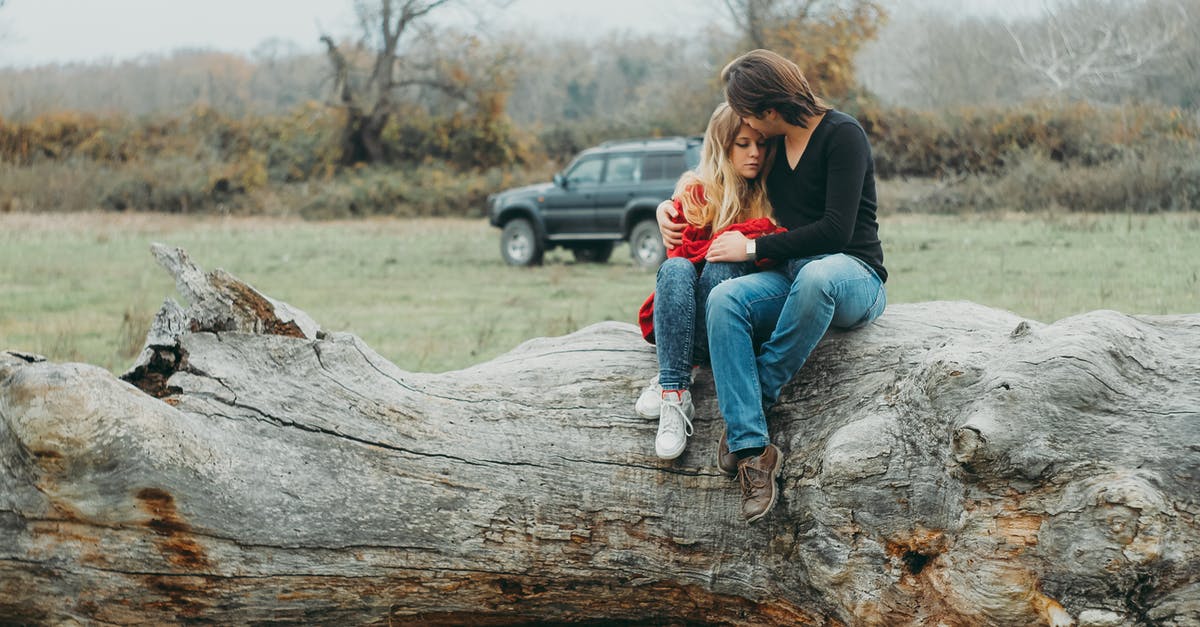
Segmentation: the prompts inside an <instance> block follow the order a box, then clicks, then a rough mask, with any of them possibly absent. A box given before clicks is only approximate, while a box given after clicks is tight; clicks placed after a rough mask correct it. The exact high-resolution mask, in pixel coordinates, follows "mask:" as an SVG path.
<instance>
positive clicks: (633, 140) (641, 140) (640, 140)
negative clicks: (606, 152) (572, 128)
mask: <svg viewBox="0 0 1200 627" xmlns="http://www.w3.org/2000/svg"><path fill="white" fill-rule="evenodd" d="M681 139H683V140H687V139H690V138H687V137H683V136H680V135H667V136H666V137H628V138H624V139H609V140H605V141H602V142H600V144H599V145H597V148H610V147H612V146H616V145H618V144H643V145H644V144H649V143H651V142H669V141H679V140H681Z"/></svg>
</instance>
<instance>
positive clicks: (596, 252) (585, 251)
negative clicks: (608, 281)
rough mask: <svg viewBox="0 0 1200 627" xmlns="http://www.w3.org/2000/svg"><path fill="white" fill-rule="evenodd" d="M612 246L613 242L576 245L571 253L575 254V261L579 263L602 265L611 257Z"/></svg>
mask: <svg viewBox="0 0 1200 627" xmlns="http://www.w3.org/2000/svg"><path fill="white" fill-rule="evenodd" d="M613 246H614V243H613V242H595V243H590V244H576V245H575V246H573V247H572V248H571V252H573V253H575V261H577V262H579V263H604V262H606V261H608V258H609V257H612V251H613Z"/></svg>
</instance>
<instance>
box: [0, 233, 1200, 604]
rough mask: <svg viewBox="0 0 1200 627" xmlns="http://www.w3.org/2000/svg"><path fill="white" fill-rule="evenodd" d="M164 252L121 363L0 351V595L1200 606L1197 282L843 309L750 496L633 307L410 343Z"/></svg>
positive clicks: (792, 388)
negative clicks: (388, 354) (689, 412)
mask: <svg viewBox="0 0 1200 627" xmlns="http://www.w3.org/2000/svg"><path fill="white" fill-rule="evenodd" d="M155 255H156V257H158V258H159V260H160V262H162V263H163V265H164V266H166V267H167V268H168V269H169V270H170V271H171V272H172V273H173V274H174V275H175V276H176V278H177V284H178V285H179V289H180V291H181V293H182V294H184V295H185V296H186V297H187V298H188V300H189V301H190V304H189V306H188V307H187V308H186V309H185V308H184V307H182V306H180V305H177V304H175V303H174V302H173V301H170V300H168V301H167V303H165V304H164V307H163V311H162V312H160V314H159V317H158V318H157V319H156V323H155V328H154V329H152V331H151V332H150V334H149V337H148V338H147V346H146V348H145V350H144V351H143V355H142V357H141V358H140V359H139V360H138V363H137V365H136V366H135V367H134V368H133V369H132V370H131V371H130V372H129V373H127V374H126V375H125V379H126V381H122V380H119V379H117V378H115V377H113V376H112V375H111V374H109V373H108V372H106V371H104V370H102V369H100V368H96V367H92V366H87V365H82V364H53V363H48V362H46V361H44V360H41V359H40V358H38V357H36V356H33V355H29V354H25V353H19V352H16V351H10V352H7V353H3V354H0V622H18V623H20V622H25V623H34V624H59V623H63V622H68V623H70V622H72V621H74V622H79V623H83V624H107V623H111V624H130V623H147V622H149V623H163V622H180V621H187V622H209V623H220V624H245V623H254V622H284V623H296V622H305V623H318V624H515V623H526V622H535V621H553V622H575V621H578V622H589V621H599V620H608V621H618V622H619V621H624V622H628V623H636V624H641V623H645V622H658V623H668V624H683V623H695V624H766V625H792V624H814V625H839V624H852V625H860V624H861V625H905V624H908V625H934V624H943V625H976V624H985V623H986V624H1011V625H1027V624H1057V625H1065V624H1070V623H1072V622H1073V623H1075V624H1078V625H1106V624H1145V625H1150V624H1154V625H1163V624H1167V625H1169V624H1177V625H1189V624H1195V621H1196V617H1197V616H1198V615H1200V566H1198V565H1197V564H1198V563H1200V562H1198V560H1197V558H1198V557H1200V555H1198V553H1200V549H1198V546H1200V533H1198V530H1197V523H1196V518H1195V517H1196V516H1197V514H1198V513H1200V504H1198V503H1197V500H1196V495H1197V493H1198V490H1197V488H1198V487H1200V385H1198V383H1200V355H1198V354H1197V348H1198V347H1200V315H1193V316H1173V317H1133V316H1126V315H1122V314H1118V313H1115V312H1093V313H1090V314H1086V315H1082V316H1076V317H1073V318H1069V319H1066V320H1063V321H1060V322H1058V323H1055V324H1053V325H1042V324H1039V323H1034V322H1029V321H1023V320H1021V319H1020V318H1018V317H1016V316H1014V315H1012V314H1009V313H1007V312H1002V311H997V310H994V309H990V308H986V307H982V306H979V305H973V304H970V303H944V302H943V303H923V304H914V305H898V306H893V307H891V308H889V310H888V312H887V313H886V314H885V315H884V316H883V317H882V318H881V319H880V320H879V321H878V322H876V323H875V324H874V325H872V326H870V327H868V328H866V329H863V330H860V331H855V332H852V333H844V334H843V333H832V334H831V335H830V336H829V337H827V338H826V339H825V340H824V341H823V342H822V344H821V345H820V346H819V347H818V349H817V351H816V353H814V355H813V358H812V359H811V360H810V362H809V363H808V364H807V365H806V366H805V368H804V370H803V371H802V372H801V373H800V375H799V376H798V377H797V378H796V380H794V381H793V382H792V383H791V384H790V385H789V386H788V387H787V389H786V390H785V393H784V395H783V397H782V400H781V402H780V403H779V405H778V406H777V407H775V408H774V409H773V410H772V412H771V413H770V416H769V420H770V425H771V429H772V437H773V439H774V441H775V442H776V443H777V444H778V445H779V446H780V448H781V449H782V451H783V453H784V456H785V464H784V469H783V473H782V475H783V476H782V479H781V489H782V490H781V498H780V502H779V505H778V506H777V508H776V510H775V511H774V512H772V513H771V514H770V515H769V516H768V517H767V518H766V519H764V520H763V521H762V522H761V523H758V524H756V525H754V526H750V527H748V526H746V525H745V524H744V523H742V522H740V521H739V520H738V518H737V515H736V512H737V504H738V498H739V494H738V490H737V487H736V483H735V482H733V481H731V480H729V479H727V478H725V477H724V476H723V475H722V474H721V473H720V472H719V471H718V470H717V468H716V466H715V455H716V438H717V437H718V436H719V434H720V432H721V421H720V418H719V416H718V415H717V410H716V405H715V400H714V396H713V388H712V381H711V377H710V376H709V375H708V373H707V372H702V373H701V375H700V377H699V379H698V380H697V384H696V386H695V388H694V396H695V398H696V401H697V416H698V419H697V421H696V435H695V437H694V438H693V439H692V440H691V442H690V443H689V446H688V449H687V451H686V452H685V454H684V455H683V457H681V458H680V459H678V460H676V461H674V462H663V461H660V460H658V459H657V458H656V457H655V456H654V452H653V438H654V433H655V430H656V424H655V423H654V421H647V420H644V419H641V418H639V417H638V416H637V415H636V414H635V413H634V411H633V400H634V399H635V398H636V396H637V394H638V392H639V391H640V389H641V386H642V385H643V384H644V383H645V381H646V380H647V379H649V378H650V377H651V376H652V375H653V374H654V372H655V370H656V366H655V360H654V353H653V350H652V348H651V347H649V346H648V345H646V344H645V343H644V342H642V340H641V338H640V336H639V335H638V332H637V330H636V328H635V327H634V326H632V325H628V324H619V323H603V324H598V325H593V326H590V327H588V328H586V329H583V330H581V331H579V332H577V333H574V334H572V335H569V336H565V337H561V338H542V339H536V340H531V341H529V342H526V343H525V344H522V345H521V346H519V347H518V348H516V349H515V350H513V351H512V352H510V353H508V354H506V355H503V356H501V357H499V358H497V359H495V360H492V361H490V362H487V363H484V364H480V365H478V366H475V367H472V368H468V369H466V370H462V371H458V372H450V373H443V374H422V373H410V372H405V371H402V370H400V369H399V368H397V367H396V366H394V365H393V364H391V363H389V362H388V361H387V360H385V359H383V358H382V357H380V356H379V355H378V354H376V353H375V352H374V351H372V350H371V349H370V347H368V346H366V345H365V344H363V342H362V341H361V340H359V339H358V338H357V337H354V336H352V335H349V334H338V333H332V334H327V333H325V332H323V331H321V330H320V329H319V326H318V325H317V324H316V323H315V322H313V321H311V319H309V318H308V317H307V316H306V315H304V314H303V312H299V311H297V310H295V309H293V308H291V307H288V306H287V305H286V304H285V303H279V302H278V301H274V300H272V299H270V298H269V297H266V296H264V295H262V294H261V293H259V292H257V291H255V290H253V288H251V287H249V286H248V285H245V284H244V283H242V282H240V281H238V280H237V279H236V278H234V277H232V276H231V275H228V274H226V273H224V272H221V271H217V272H213V273H204V272H203V271H201V270H200V269H199V268H196V267H195V266H194V265H193V264H191V262H190V261H188V260H187V256H186V254H184V253H183V251H179V250H177V249H166V248H161V247H158V248H156V250H155ZM131 383H132V384H133V385H131ZM135 386H136V387H135Z"/></svg>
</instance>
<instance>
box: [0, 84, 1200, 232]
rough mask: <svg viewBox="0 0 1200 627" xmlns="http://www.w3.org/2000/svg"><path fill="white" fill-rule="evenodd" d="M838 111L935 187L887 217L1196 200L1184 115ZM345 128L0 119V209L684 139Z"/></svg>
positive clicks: (444, 168) (552, 157) (399, 121)
mask: <svg viewBox="0 0 1200 627" xmlns="http://www.w3.org/2000/svg"><path fill="white" fill-rule="evenodd" d="M839 106H840V107H841V108H843V109H845V110H848V111H850V112H851V113H853V114H855V115H856V116H857V117H858V118H859V119H860V120H861V121H862V122H863V125H864V127H865V128H866V129H867V132H868V133H869V134H870V136H871V141H872V147H873V149H874V151H875V163H876V170H877V173H878V175H879V176H880V177H881V178H883V179H903V178H923V179H932V180H935V181H937V184H936V185H934V186H932V187H931V188H930V189H927V190H924V191H922V192H920V193H916V194H910V195H906V196H904V197H902V198H898V199H896V206H897V207H898V208H900V209H902V210H920V211H961V210H991V209H996V208H1005V209H1018V210H1020V209H1043V208H1047V207H1056V208H1062V209H1067V210H1091V211H1124V210H1132V211H1171V210H1179V209H1195V208H1197V205H1198V202H1200V200H1198V199H1200V165H1197V164H1198V163H1200V160H1197V159H1196V157H1195V155H1196V154H1200V121H1198V120H1197V118H1196V116H1195V114H1194V113H1188V112H1183V111H1180V110H1177V109H1167V108H1161V107H1151V106H1123V107H1116V106H1093V105H1088V104H1084V103H1033V104H1028V105H1025V106H1021V107H1017V108H1003V109H1001V108H995V109H960V110H953V111H941V112H925V111H912V110H905V109H888V108H883V107H880V106H878V105H877V104H874V103H873V102H872V101H870V100H869V99H866V98H859V99H855V100H852V101H849V102H848V103H842V104H840V105H839ZM646 120H650V118H646ZM345 123H346V118H345V115H344V113H343V112H342V110H341V109H339V108H337V107H331V106H327V105H324V104H319V103H308V104H304V105H301V106H298V107H296V108H294V109H292V110H291V111H289V112H287V113H286V114H279V115H271V116H242V117H231V116H228V115H225V114H222V113H220V112H218V111H216V110H213V109H211V108H203V107H198V108H195V109H193V110H191V111H190V112H188V113H187V114H186V115H182V116H178V117H173V118H171V117H161V116H159V117H131V116H97V115H88V114H80V113H72V112H60V113H51V114H46V115H43V116H41V117H38V118H35V119H33V120H30V121H28V122H23V123H20V124H9V123H6V122H5V121H4V120H0V208H7V209H9V210H14V209H21V210H34V211H72V210H83V209H93V208H97V207H101V208H106V209H110V210H115V211H163V212H172V213H189V212H214V211H219V212H226V213H229V212H233V213H269V214H279V213H299V214H301V215H304V216H307V217H310V218H334V217H339V218H340V217H352V216H369V215H400V216H443V215H456V216H479V215H482V212H483V209H484V206H485V202H486V198H487V195H488V194H490V193H493V192H496V191H498V190H501V189H504V188H507V187H511V186H513V185H518V184H524V183H531V182H536V181H542V180H549V178H550V176H551V174H552V173H553V171H554V170H555V169H556V168H558V167H561V166H562V165H563V164H564V163H565V162H566V161H567V160H568V159H569V158H570V157H571V156H573V155H574V154H576V153H577V152H578V151H580V150H582V149H584V148H587V147H589V146H593V145H595V144H597V143H599V142H601V141H604V140H607V139H614V138H618V137H637V136H656V135H666V134H693V133H687V132H686V129H681V128H678V125H674V126H673V125H672V124H670V123H662V124H659V123H654V122H648V121H643V122H641V123H635V122H631V121H630V120H611V119H608V120H606V119H602V118H589V119H587V120H581V121H579V123H577V124H555V125H553V126H549V127H540V126H535V127H531V128H518V127H516V126H515V125H513V124H512V122H511V121H510V120H509V119H508V118H507V117H506V116H504V115H500V114H498V113H497V111H491V110H488V109H486V107H485V108H483V109H480V110H479V111H474V112H473V111H471V110H470V109H465V110H457V111H456V112H454V113H450V114H444V115H434V114H432V113H430V112H429V111H428V110H423V109H419V108H412V109H410V110H401V111H399V112H398V113H397V115H395V116H393V117H392V119H391V121H390V122H389V123H388V125H387V126H386V127H385V129H384V132H383V141H384V147H385V155H386V162H385V163H381V164H376V165H372V166H363V165H359V166H350V167H347V166H344V165H341V164H340V158H341V151H340V142H341V139H342V138H343V133H344V128H345ZM699 130H700V129H696V130H695V131H694V133H698V132H699Z"/></svg>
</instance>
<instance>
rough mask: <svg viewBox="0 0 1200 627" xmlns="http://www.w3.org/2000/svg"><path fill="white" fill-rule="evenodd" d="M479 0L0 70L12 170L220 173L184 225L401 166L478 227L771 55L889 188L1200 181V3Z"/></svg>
mask: <svg viewBox="0 0 1200 627" xmlns="http://www.w3.org/2000/svg"><path fill="white" fill-rule="evenodd" d="M480 1H482V0H356V1H355V3H354V7H355V11H356V16H357V18H358V23H359V24H360V28H361V30H360V32H358V33H354V34H343V35H342V36H337V35H336V34H327V35H326V36H325V37H323V38H322V45H323V50H322V51H321V52H302V51H300V50H298V49H296V48H295V47H293V46H289V45H286V44H282V43H279V42H269V43H265V44H263V45H262V46H260V47H259V48H258V49H257V50H255V51H254V52H253V53H252V54H250V55H248V56H242V55H235V54H228V53H220V52H213V51H204V50H184V51H177V52H174V53H172V54H169V55H166V56H161V57H152V58H144V59H140V60H136V61H127V62H122V63H119V64H99V65H96V64H75V65H65V66H54V67H43V68H35V69H20V70H18V69H6V70H0V162H7V163H9V164H14V165H18V166H21V167H32V166H33V164H34V163H35V162H38V161H46V160H57V161H60V162H61V161H71V160H74V162H79V161H80V160H85V161H89V162H101V163H104V164H106V165H105V167H117V164H126V165H136V164H139V163H140V164H142V166H143V167H142V171H141V173H140V174H139V175H138V176H135V177H132V178H131V179H130V180H129V181H128V183H127V184H126V185H124V186H123V187H121V189H117V190H114V189H109V190H107V191H106V192H105V193H104V194H103V197H104V198H107V199H109V200H107V201H105V203H106V204H107V205H110V206H114V207H125V206H132V207H141V206H144V205H146V204H149V205H152V206H153V205H162V204H164V202H163V201H162V200H161V199H160V200H154V198H155V194H153V193H151V192H148V191H147V190H150V189H155V188H159V187H161V186H162V185H163V183H161V182H159V181H157V180H156V177H160V176H162V174H163V172H162V171H161V167H162V166H161V164H157V163H156V164H154V165H146V163H145V162H147V161H150V160H153V159H157V160H159V161H162V160H163V159H166V160H167V161H170V160H172V159H178V160H179V162H180V163H186V164H188V165H186V166H183V167H185V168H186V169H189V170H191V169H194V168H196V167H197V166H195V165H194V164H196V163H205V162H210V163H209V165H208V166H207V167H205V168H203V169H201V170H196V171H195V172H194V173H193V175H192V176H190V177H182V178H183V179H190V180H192V183H191V184H190V185H189V186H188V188H187V189H186V190H179V191H178V193H172V194H166V195H165V196H166V197H167V198H172V199H174V200H170V201H168V202H166V203H165V204H166V205H167V206H169V207H175V208H176V209H175V210H186V209H179V208H180V207H183V208H195V207H203V206H205V205H213V204H221V202H219V201H217V200H215V199H216V198H218V197H220V198H224V199H225V201H230V200H231V198H233V199H236V194H237V193H241V192H248V191H253V190H254V189H255V188H261V187H267V186H272V185H283V184H292V183H303V182H305V181H308V180H311V179H313V177H318V178H324V179H330V178H340V180H342V181H343V182H344V181H346V180H355V179H356V178H358V179H362V178H363V177H365V180H360V181H359V182H358V183H354V184H352V185H351V188H350V189H351V190H352V191H350V192H347V193H346V194H343V196H344V197H342V198H338V199H333V200H331V201H330V202H333V204H335V205H338V206H343V207H344V206H346V205H347V204H349V206H359V207H375V209H372V211H383V210H384V209H383V208H384V207H388V206H391V205H393V204H395V203H397V202H410V203H411V202H413V199H412V198H397V196H402V195H403V194H401V193H400V191H399V190H396V192H395V193H392V194H388V193H383V194H378V193H375V192H370V193H368V192H366V191H362V190H361V189H359V188H360V187H361V188H363V189H366V188H370V187H372V186H374V187H375V188H378V187H379V186H380V185H382V183H381V181H383V180H385V179H386V178H387V177H386V176H385V175H374V174H372V173H371V172H370V171H369V169H368V171H363V170H362V169H361V167H360V166H362V165H364V164H366V165H371V164H378V165H382V166H387V167H391V168H397V167H400V168H405V169H407V171H408V172H409V173H410V175H411V178H410V179H409V180H407V183H411V184H414V185H416V186H418V187H421V186H426V187H427V186H428V183H427V182H426V181H427V180H428V179H430V178H437V177H430V176H428V173H429V172H432V171H435V170H437V169H439V168H440V169H442V170H448V171H452V172H458V173H460V174H463V173H474V175H479V176H481V177H482V178H480V179H478V180H477V182H476V184H475V185H474V186H471V185H468V186H467V187H472V188H473V189H475V191H474V192H472V193H471V194H468V195H466V196H463V195H461V194H459V196H458V197H457V198H458V199H457V200H451V201H448V202H447V203H446V204H445V205H444V206H442V205H439V207H440V208H431V209H429V212H431V213H439V212H450V213H453V212H455V211H464V210H475V209H468V208H469V207H475V208H477V207H479V206H481V204H482V203H481V198H480V196H482V195H486V189H487V187H488V186H489V185H493V184H507V183H510V182H522V181H524V180H530V179H534V178H540V177H544V176H546V175H547V174H548V171H547V169H548V168H549V167H553V164H561V163H563V162H564V161H565V160H566V159H568V158H569V157H570V156H571V155H572V154H574V153H575V152H577V151H578V150H580V149H583V148H585V147H587V146H589V145H592V144H594V143H596V142H598V141H601V140H604V139H611V138H614V137H627V136H644V135H672V134H699V133H700V132H701V130H702V129H703V125H704V123H705V120H707V117H708V114H709V112H710V111H711V110H712V107H713V106H715V104H716V103H717V102H718V101H719V100H720V98H721V93H720V86H719V85H718V84H717V82H716V77H717V74H718V72H719V70H720V67H721V66H722V65H723V64H724V63H725V62H726V61H727V60H728V59H730V58H732V57H733V56H735V55H736V54H738V53H739V52H741V51H744V50H746V49H748V48H752V47H767V48H771V49H774V50H777V51H779V52H781V53H782V54H784V55H785V56H788V57H789V58H792V59H795V60H796V61H797V62H798V63H799V64H800V65H801V67H803V68H804V69H805V70H806V73H807V74H808V75H809V77H810V78H811V80H812V82H813V83H814V85H816V86H817V88H818V90H819V91H820V92H821V93H822V94H823V95H824V96H825V97H826V98H827V99H829V100H830V101H831V102H832V103H833V104H834V105H835V106H837V107H838V108H841V109H843V110H846V111H848V112H850V113H852V114H854V115H857V116H859V117H860V119H861V120H862V121H863V122H864V125H865V126H866V127H867V129H868V132H869V133H871V134H872V136H873V137H872V139H873V143H874V145H875V148H876V160H877V164H878V166H879V171H880V174H881V175H883V176H921V177H940V178H943V179H953V178H955V177H963V176H980V175H983V176H993V177H999V176H1004V175H1005V173H1006V172H1009V171H1012V170H1014V168H1015V166H1016V165H1017V164H1018V163H1019V162H1023V161H1028V158H1029V157H1033V158H1036V159H1045V160H1048V161H1049V162H1051V163H1052V164H1056V165H1057V167H1062V168H1073V167H1092V168H1094V167H1098V166H1105V165H1106V164H1107V165H1108V166H1111V165H1112V164H1114V163H1125V162H1128V161H1129V160H1132V159H1141V158H1144V157H1146V156H1148V155H1158V157H1156V158H1166V159H1168V163H1166V165H1165V167H1166V169H1167V170H1168V171H1173V170H1172V168H1174V169H1175V170H1177V171H1178V176H1175V177H1174V178H1176V179H1178V178H1181V177H1182V180H1184V181H1190V180H1191V179H1190V178H1189V177H1190V176H1192V172H1193V169H1191V168H1189V167H1187V165H1186V163H1185V164H1177V163H1176V162H1175V160H1176V159H1177V158H1178V159H1186V155H1187V154H1188V152H1189V150H1192V149H1193V148H1194V147H1193V146H1192V145H1191V144H1189V143H1188V142H1194V141H1195V140H1196V136H1197V131H1196V127H1197V124H1198V119H1197V115H1198V114H1197V108H1198V106H1200V104H1198V103H1200V72H1197V71H1196V70H1197V63H1200V45H1198V44H1197V40H1196V39H1195V38H1194V37H1191V36H1190V35H1189V33H1190V32H1191V27H1192V26H1193V25H1194V24H1195V23H1196V20H1197V19H1198V18H1200V0H1138V1H1136V2H1123V1H1118V0H1100V1H1096V2H1093V1H1085V0H1060V1H1059V2H1056V3H1052V4H1049V5H1047V8H1046V10H1045V11H1044V12H1043V13H1041V14H1039V15H1037V16H1033V17H1024V18H1012V19H1010V18H1005V17H1003V16H980V15H975V16H955V15H952V14H950V13H949V12H941V13H936V12H932V11H924V12H922V11H920V10H916V8H915V7H916V6H917V5H916V4H915V0H895V1H893V2H887V1H876V0H720V1H719V2H717V1H716V0H714V16H715V17H714V23H713V25H712V27H711V28H708V29H703V30H701V31H700V32H696V33H691V34H689V36H688V37H669V38H664V37H659V36H650V35H635V34H629V33H613V34H610V35H607V36H604V37H600V38H594V39H568V38H564V37H557V36H553V35H547V34H539V33H531V32H513V31H510V32H488V31H487V30H485V29H484V28H482V27H477V28H473V29H466V28H463V27H458V26H452V25H445V24H442V23H440V22H436V21H434V20H433V19H432V18H433V17H435V16H437V15H438V13H439V12H440V11H445V10H447V9H448V8H449V7H451V6H454V5H459V6H465V5H469V3H471V2H480ZM909 4H911V5H912V6H909ZM3 15H4V12H3V11H2V10H0V25H2V19H3ZM180 134H184V135H187V134H190V135H188V136H189V137H191V139H186V138H181V137H182V136H181V135H180ZM1164 142H1165V144H1166V145H1165V146H1164ZM1180 142H1182V143H1180ZM1164 154H1165V155H1167V157H1162V156H1161V155H1164ZM1193 154H1194V152H1193ZM1176 166H1178V167H1176ZM418 171H421V172H423V173H422V174H417V172H418ZM497 172H499V173H497ZM117 178H120V177H117ZM173 178H174V179H176V180H179V179H180V177H178V176H176V177H173ZM109 180H115V179H112V177H109ZM1197 186H1200V182H1198V183H1197ZM9 187H13V186H11V185H10V186H9ZM18 187H19V186H18ZM384 187H387V186H386V185H384ZM411 187H412V185H408V186H407V187H405V188H404V189H405V190H410V189H411ZM446 187H448V186H446ZM122 190H123V191H122ZM239 190H240V192H239ZM353 190H359V191H353ZM231 192H232V193H234V194H235V196H234V197H230V196H229V194H230V193H231ZM446 192H448V190H447V189H446V188H445V187H443V188H438V189H436V190H433V191H430V193H429V194H428V196H435V195H436V193H446ZM450 195H451V196H454V193H450ZM1160 195H1162V196H1164V197H1171V196H1172V192H1171V190H1166V191H1164V192H1163V193H1162V194H1160ZM159 196H162V195H161V194H160V195H159ZM409 196H411V193H410V194H409ZM114 198H115V199H116V200H113V199H114ZM346 198H350V200H349V201H347V200H346ZM2 202H3V200H2V199H0V203H2ZM966 202H971V201H970V199H968V200H966ZM1119 202H1120V201H1119V200H1118V201H1114V202H1110V203H1108V204H1109V205H1115V204H1119ZM10 204H11V201H10ZM26 204H32V205H35V206H36V205H38V203H36V202H34V203H26ZM250 204H254V203H250ZM434 204H435V205H437V204H438V203H434ZM1085 204H1086V203H1085ZM1162 204H1163V203H1158V205H1162ZM1166 204H1167V205H1170V208H1174V205H1176V204H1178V203H1175V202H1174V201H1172V202H1170V203H1166ZM1185 204H1186V203H1185ZM1156 207H1157V205H1156ZM1105 208H1108V207H1107V206H1106V207H1105ZM1148 208H1149V209H1153V208H1155V207H1148ZM1157 208H1162V207H1157ZM334 213H335V214H342V213H347V211H346V210H344V209H343V210H339V211H335V212H334ZM349 213H355V211H353V210H351V211H349Z"/></svg>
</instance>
